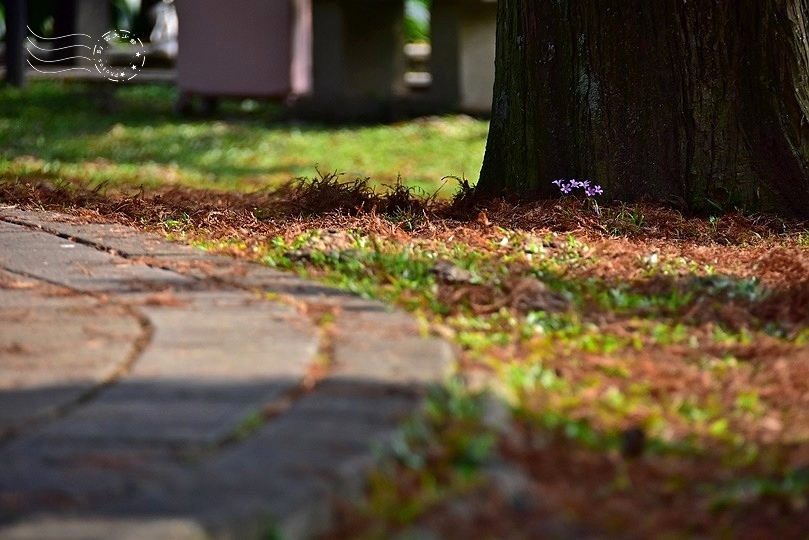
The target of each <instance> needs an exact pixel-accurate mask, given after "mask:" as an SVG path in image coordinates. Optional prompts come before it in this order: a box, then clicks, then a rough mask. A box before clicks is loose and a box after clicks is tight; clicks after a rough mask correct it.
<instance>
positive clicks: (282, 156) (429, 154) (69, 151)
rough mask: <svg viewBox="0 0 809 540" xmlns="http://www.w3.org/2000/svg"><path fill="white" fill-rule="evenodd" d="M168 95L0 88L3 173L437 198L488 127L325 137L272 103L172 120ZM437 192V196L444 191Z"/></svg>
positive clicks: (443, 122)
mask: <svg viewBox="0 0 809 540" xmlns="http://www.w3.org/2000/svg"><path fill="white" fill-rule="evenodd" d="M176 98H177V93H176V90H175V89H174V88H173V87H170V86H165V85H159V84H154V85H108V86H101V85H91V84H86V83H75V82H74V83H69V82H53V81H33V82H31V83H30V84H29V86H28V87H27V88H26V89H24V90H19V89H13V88H8V87H3V88H2V89H0V170H1V171H3V172H2V175H3V176H4V177H6V178H14V177H31V176H34V177H36V176H44V177H47V178H52V179H54V178H62V179H70V180H79V181H82V182H85V183H88V184H89V185H90V186H91V187H92V186H95V185H99V184H102V183H105V184H107V185H109V186H122V187H131V186H140V185H142V186H145V187H147V188H149V187H156V186H166V185H182V186H188V187H197V188H204V189H224V190H238V191H255V190H260V189H264V188H267V187H272V186H278V185H279V184H281V183H283V182H287V181H289V180H292V179H294V178H298V177H302V176H312V175H313V174H314V171H315V167H318V168H319V169H320V170H322V171H338V172H341V173H345V177H346V178H348V179H353V178H357V177H359V178H366V177H368V178H371V179H372V180H370V182H369V183H370V185H371V186H372V187H381V186H382V185H383V184H389V185H393V184H395V183H396V180H397V178H398V177H401V178H402V179H403V181H404V183H405V184H406V185H407V186H411V187H418V188H420V189H422V190H424V191H425V192H428V193H433V192H436V191H437V190H439V189H442V191H441V193H440V194H441V196H450V195H452V192H453V190H454V189H455V187H456V185H455V184H454V183H446V184H445V182H444V181H443V180H442V178H444V177H445V176H446V175H455V176H459V177H461V176H465V177H468V178H472V179H476V178H477V174H478V172H479V171H480V166H481V163H482V160H483V150H484V146H485V139H486V133H487V130H488V123H487V122H485V121H481V120H474V119H472V118H469V117H466V116H455V117H452V116H448V117H441V118H430V119H423V120H416V121H412V122H401V123H397V124H393V125H368V126H324V125H317V124H307V123H296V122H285V121H281V120H279V118H280V116H279V113H280V112H281V111H280V108H279V106H278V105H274V104H272V103H257V102H254V101H228V102H226V103H225V105H224V106H223V107H222V110H221V112H220V113H219V114H217V115H216V116H215V117H212V118H183V117H180V116H178V115H176V114H175V113H174V105H175V101H176ZM442 186H443V188H442Z"/></svg>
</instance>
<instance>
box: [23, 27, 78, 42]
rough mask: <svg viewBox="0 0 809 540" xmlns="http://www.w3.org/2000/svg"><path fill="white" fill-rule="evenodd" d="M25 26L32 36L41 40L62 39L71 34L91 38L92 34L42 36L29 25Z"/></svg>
mask: <svg viewBox="0 0 809 540" xmlns="http://www.w3.org/2000/svg"><path fill="white" fill-rule="evenodd" d="M26 28H27V29H28V31H29V32H30V33H31V34H33V35H34V37H35V38H37V39H43V40H47V41H51V40H54V39H64V38H66V37H73V36H84V37H88V38H90V39H93V36H88V35H87V34H67V35H64V36H59V37H42V36H39V35H37V33H36V32H34V31H33V30H31V27H30V26H26Z"/></svg>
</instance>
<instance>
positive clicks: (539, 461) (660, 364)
mask: <svg viewBox="0 0 809 540" xmlns="http://www.w3.org/2000/svg"><path fill="white" fill-rule="evenodd" d="M342 180H345V179H344V178H341V177H338V176H334V175H330V174H323V175H322V176H320V177H316V178H315V179H313V180H309V181H300V182H298V183H296V184H293V185H289V186H285V187H283V188H280V189H278V190H275V191H266V190H265V191H262V192H257V193H252V194H240V193H236V192H222V191H211V190H205V191H202V190H193V189H187V188H182V189H180V188H165V189H157V190H141V191H138V192H131V193H124V192H121V191H117V192H114V193H105V192H104V191H103V190H98V189H95V190H94V189H87V188H86V187H82V185H81V184H80V183H73V182H70V181H68V180H66V179H63V180H62V181H61V182H60V183H59V184H58V185H57V186H56V187H54V184H53V183H52V182H47V181H45V180H43V179H42V178H39V177H36V176H30V177H26V178H19V179H13V180H12V179H7V180H5V181H4V182H3V183H2V184H0V202H2V203H5V204H19V205H23V206H28V207H37V208H52V209H58V210H60V211H68V212H71V213H74V214H77V215H80V216H83V217H84V218H85V219H87V220H113V221H118V222H122V223H126V224H130V225H135V226H138V227H142V228H145V229H148V230H152V231H158V232H161V233H163V234H165V235H167V236H169V237H171V238H174V239H176V240H179V241H185V242H191V243H193V244H196V245H198V246H201V247H204V248H205V249H209V250H212V251H216V252H220V253H226V254H229V255H231V256H234V257H243V258H246V259H249V260H253V261H256V262H258V263H261V264H267V265H270V266H272V267H276V268H282V269H287V270H290V271H294V272H298V273H300V274H303V275H306V276H308V277H310V278H312V279H318V280H323V281H325V282H327V283H330V284H333V285H335V286H337V287H341V288H344V289H347V290H350V291H353V292H356V293H358V294H364V295H368V296H372V297H376V298H381V299H383V300H385V301H388V302H391V303H393V304H396V305H398V306H401V307H402V308H404V309H406V310H408V311H410V312H412V313H414V314H415V315H416V316H417V317H419V318H420V320H421V321H422V322H423V325H424V329H425V332H432V333H435V334H438V335H441V336H444V337H445V338H447V339H449V340H450V341H452V343H454V345H455V347H456V350H457V352H458V355H459V362H458V366H457V377H456V378H455V379H453V380H452V381H450V383H448V386H447V388H445V389H436V390H435V391H434V392H433V393H432V394H431V395H430V396H429V398H428V402H427V406H426V412H425V413H424V414H423V415H420V416H417V417H414V418H412V419H409V420H407V421H406V422H405V423H404V424H403V426H402V429H401V431H400V434H399V438H398V440H397V441H396V444H394V445H393V446H392V448H390V449H388V450H386V451H385V452H383V453H382V454H381V457H380V463H379V468H378V470H377V471H375V472H373V473H372V474H371V476H370V478H371V480H370V482H369V486H368V490H367V493H366V497H365V499H364V500H363V501H361V502H360V503H358V504H356V505H351V506H349V507H347V508H342V509H341V510H342V512H341V516H342V521H341V522H340V525H339V527H338V528H337V529H335V530H334V531H332V533H331V534H330V535H329V537H332V538H356V537H368V538H382V537H391V536H392V535H395V534H397V533H399V532H400V531H403V530H404V531H409V532H410V533H411V534H413V535H416V536H418V534H419V531H423V530H424V528H429V529H432V530H434V531H437V532H438V534H439V535H441V536H442V537H447V538H451V537H459V536H468V537H470V538H537V537H563V538H564V537H571V538H575V537H581V536H582V535H585V534H594V535H596V536H600V537H628V538H683V537H686V538H691V537H709V538H805V537H807V535H809V506H807V503H808V502H809V500H808V499H807V497H809V418H807V414H809V412H807V411H809V408H807V406H806V404H807V400H809V348H807V346H806V342H807V339H808V338H809V324H808V323H809V273H808V272H807V270H809V252H807V247H808V246H809V230H808V229H807V226H808V225H807V224H806V223H799V222H788V221H784V220H781V219H778V218H774V217H769V216H763V215H753V216H745V215H742V214H740V213H729V214H725V215H717V216H713V217H710V216H709V217H708V218H697V217H689V216H684V215H682V214H681V213H680V212H678V211H677V210H673V209H669V208H666V207H663V206H661V205H659V204H653V203H639V204H633V205H627V204H622V203H615V202H610V201H609V200H608V199H607V198H606V197H604V196H600V202H599V205H598V206H597V207H595V208H598V213H596V212H595V208H594V206H593V204H592V201H591V200H590V199H591V197H587V196H585V195H590V194H583V193H579V194H578V196H576V193H575V192H574V193H571V194H568V195H567V196H565V197H563V198H561V199H559V200H552V201H540V202H536V203H532V204H517V203H509V202H506V201H488V202H486V203H485V204H484V205H478V204H475V203H474V202H470V197H469V188H468V185H465V184H463V183H461V192H460V194H459V196H458V197H457V198H456V199H455V201H454V202H452V201H442V200H437V199H419V198H418V197H414V196H413V195H414V193H413V189H412V188H408V187H407V186H404V185H394V186H393V187H392V188H391V190H390V191H389V192H388V193H387V194H382V193H380V192H379V191H371V190H369V189H368V186H367V185H366V184H365V183H364V182H363V181H361V180H358V181H351V182H344V181H342ZM567 185H570V184H569V183H568V184H567ZM592 195H593V196H595V195H597V194H596V193H595V192H593V193H592ZM487 395H495V396H497V399H499V400H501V402H502V403H505V404H506V405H505V409H498V408H497V407H494V408H493V409H492V407H491V406H490V405H487V403H491V402H490V401H489V400H490V399H491V398H490V397H487ZM492 410H494V411H495V412H497V411H498V410H500V411H501V413H502V412H503V410H504V411H505V413H506V414H492ZM492 463H495V464H501V465H502V464H506V465H507V467H508V468H510V469H509V470H516V471H519V478H520V479H521V480H520V482H518V483H519V485H520V488H519V489H516V490H515V489H509V487H508V486H509V485H511V486H512V487H513V484H514V482H509V481H506V482H499V483H497V482H495V483H494V484H492V483H491V481H492V480H491V479H492V478H495V479H496V478H497V477H498V474H497V473H494V474H488V472H487V471H491V470H492ZM494 469H495V470H502V467H500V469H498V467H497V466H495V467H494ZM501 476H502V475H501ZM506 476H507V477H508V475H506Z"/></svg>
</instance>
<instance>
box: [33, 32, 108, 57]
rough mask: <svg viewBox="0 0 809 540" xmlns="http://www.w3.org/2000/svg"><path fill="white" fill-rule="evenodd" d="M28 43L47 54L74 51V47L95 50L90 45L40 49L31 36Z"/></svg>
mask: <svg viewBox="0 0 809 540" xmlns="http://www.w3.org/2000/svg"><path fill="white" fill-rule="evenodd" d="M74 35H76V36H83V35H84V34H74ZM54 39H58V38H54ZM28 43H30V44H31V46H32V47H34V48H35V49H39V50H40V51H47V52H53V51H63V50H65V49H72V48H73V47H84V48H85V49H90V50H92V49H93V48H92V47H90V46H89V45H68V46H67V47H55V48H53V49H46V48H44V47H40V46H39V45H37V44H36V41H34V40H33V39H31V36H28ZM28 52H29V53H30V52H31V51H30V50H29V51H28Z"/></svg>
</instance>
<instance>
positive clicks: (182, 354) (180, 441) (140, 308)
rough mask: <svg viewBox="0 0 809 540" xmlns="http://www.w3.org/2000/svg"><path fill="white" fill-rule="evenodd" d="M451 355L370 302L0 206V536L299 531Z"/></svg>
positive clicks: (355, 482) (321, 515) (326, 507)
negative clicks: (329, 320) (326, 314)
mask: <svg viewBox="0 0 809 540" xmlns="http://www.w3.org/2000/svg"><path fill="white" fill-rule="evenodd" d="M323 309H333V310H334V313H335V318H334V319H335V322H334V323H333V327H332V328H331V329H330V331H329V332H324V329H322V328H320V327H319V326H318V323H317V322H316V318H315V317H312V318H310V317H309V316H307V312H310V311H311V312H313V313H317V312H318V310H320V312H322V310H323ZM313 319H314V322H313ZM452 360H453V353H452V350H451V348H450V347H449V345H448V344H447V343H445V342H443V341H441V340H438V339H436V338H429V337H423V336H421V335H420V333H419V328H418V326H417V325H416V323H415V321H414V320H413V319H412V318H410V317H409V316H407V315H405V314H403V313H401V312H397V311H394V310H391V309H389V308H388V307H386V306H384V305H382V304H379V303H377V302H373V301H369V300H366V299H362V298H358V297H355V296H351V295H348V294H345V293H341V292H339V291H336V290H333V289H330V288H328V287H325V286H322V285H319V284H315V283H311V282H307V281H305V280H301V279H299V278H297V277H295V276H292V275H289V274H286V273H282V272H278V271H275V270H272V269H269V268H265V267H262V266H259V265H254V264H248V263H244V262H239V261H233V260H231V259H228V258H225V257H217V256H212V255H209V254H207V253H204V252H201V251H199V250H195V249H193V248H191V247H188V246H185V245H182V244H177V243H172V242H168V241H166V240H164V239H162V238H160V237H157V236H154V235H148V234H144V233H142V232H139V231H137V230H134V229H130V228H127V227H122V226H119V225H108V224H86V223H81V222H80V221H79V220H77V219H76V218H73V217H70V216H64V215H59V214H53V213H47V212H31V211H23V210H20V209H16V208H10V207H1V206H0V540H6V539H23V538H26V539H27V538H37V539H46V540H47V539H56V538H59V539H64V538H66V539H73V538H82V539H85V538H90V539H93V538H98V539H101V538H104V539H108V538H124V539H129V538H132V539H134V538H150V539H151V538H163V539H172V538H176V539H181V540H186V539H203V538H261V537H266V535H267V534H269V533H270V532H275V533H278V534H280V536H281V537H282V538H310V537H312V536H314V535H315V534H316V533H318V532H320V531H323V530H325V529H326V528H327V527H328V526H329V523H330V519H331V517H332V514H331V508H332V505H331V504H330V503H331V502H332V501H333V500H334V498H336V497H342V496H349V495H350V494H352V493H356V492H357V489H358V486H359V485H360V484H361V478H362V476H361V474H360V471H361V470H362V469H363V467H364V466H365V465H366V464H367V463H368V460H369V456H370V449H371V444H372V442H373V441H380V440H384V438H385V437H386V436H387V434H389V433H390V431H391V430H392V429H394V428H395V426H396V425H397V422H398V421H399V420H400V419H401V418H403V417H404V416H405V415H406V414H408V413H410V412H412V411H413V410H414V409H415V408H416V407H418V404H419V400H420V397H421V395H422V390H423V388H424V385H426V384H429V383H432V382H437V381H441V380H442V379H443V377H444V376H445V375H446V374H447V373H448V371H449V369H450V366H451V363H452Z"/></svg>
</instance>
